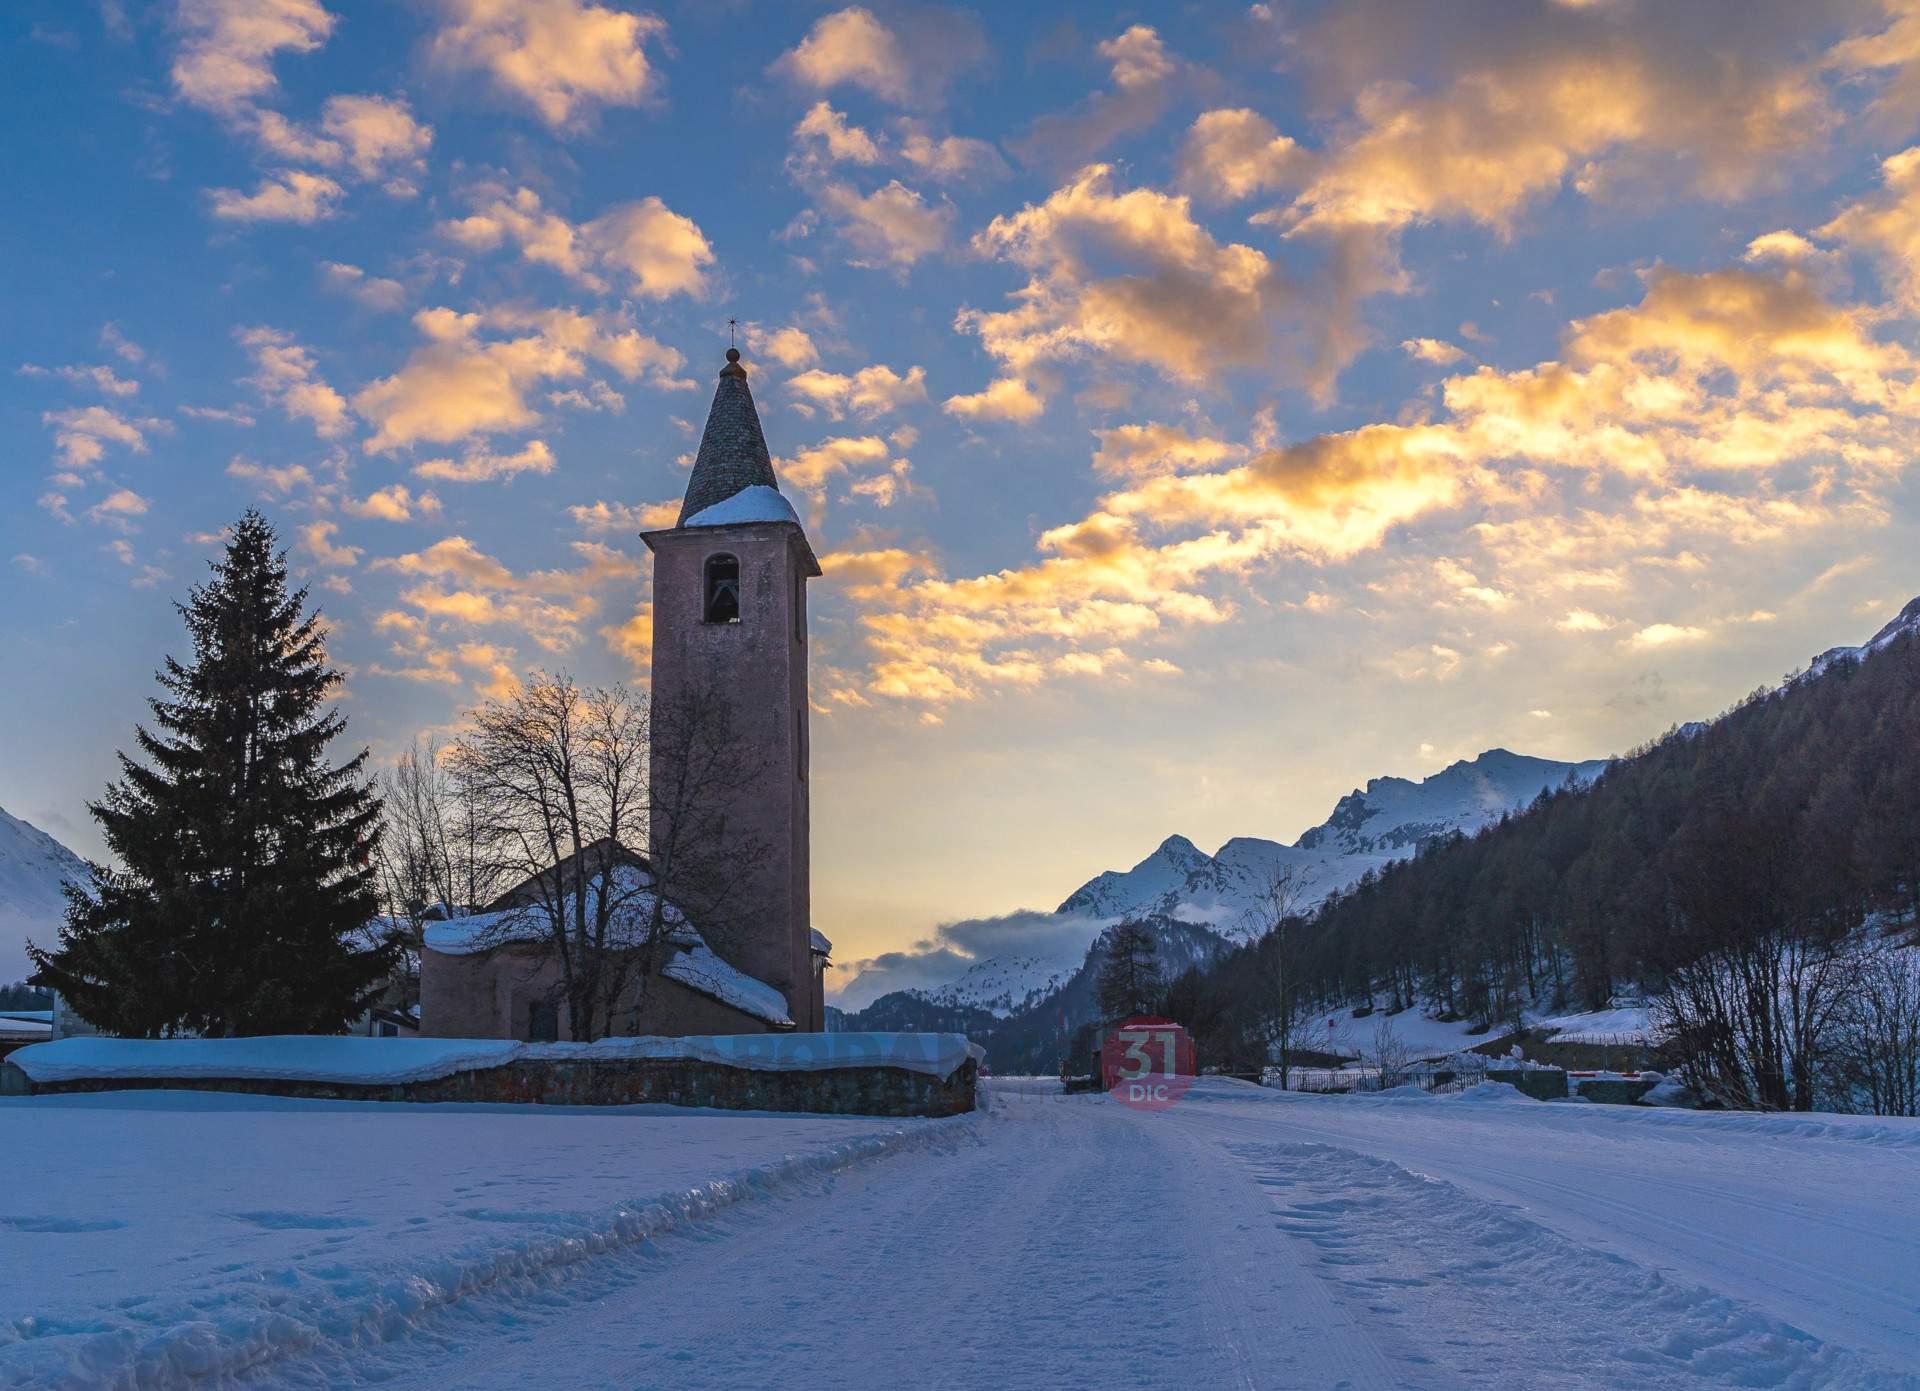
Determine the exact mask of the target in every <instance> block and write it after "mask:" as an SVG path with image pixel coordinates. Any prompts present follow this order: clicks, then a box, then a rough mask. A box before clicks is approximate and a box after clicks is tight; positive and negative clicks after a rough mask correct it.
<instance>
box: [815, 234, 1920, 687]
mask: <svg viewBox="0 0 1920 1391" xmlns="http://www.w3.org/2000/svg"><path fill="white" fill-rule="evenodd" d="M1877 323H1878V315H1877V313H1876V311H1874V310H1873V309H1871V308H1870V307H1858V306H1848V305H1844V304H1839V303H1836V302H1833V301H1831V300H1829V299H1827V298H1825V297H1824V296H1823V295H1822V294H1821V293H1820V291H1819V289H1818V287H1817V286H1816V285H1815V284H1814V283H1813V282H1812V281H1811V280H1810V279H1808V278H1807V277H1806V276H1805V275H1804V274H1803V273H1801V272H1799V271H1796V270H1793V269H1791V268H1774V269H1768V270H1756V269H1751V268H1745V267H1741V268H1730V269H1725V270H1718V271H1708V272H1697V273H1687V272H1678V271H1670V270H1656V271H1653V272H1650V273H1649V274H1648V275H1647V277H1646V284H1645V292H1644V294H1643V295H1642V297H1641V299H1640V301H1639V302H1638V303H1637V304H1633V305H1629V306H1625V307H1622V308H1619V309H1612V310H1606V311H1603V312H1601V313H1598V314H1593V315H1590V316H1588V317H1586V318H1584V319H1579V320H1576V321H1574V322H1573V323H1571V324H1569V325H1568V327H1567V329H1566V332H1565V334H1564V338H1563V346H1562V351H1561V354H1560V356H1559V358H1558V359H1556V360H1551V361H1546V362H1541V363H1538V364H1536V365H1534V366H1533V367H1529V368H1522V369H1515V370H1508V371H1502V370H1496V369H1493V368H1485V367H1483V368H1480V369H1478V370H1475V371H1472V372H1467V373H1463V374H1459V375H1455V376H1453V377H1450V378H1448V379H1447V380H1446V381H1445V382H1444V383H1443V384H1442V386H1441V404H1442V406H1443V408H1444V409H1443V411H1442V412H1441V413H1440V414H1439V415H1438V416H1437V417H1436V418H1434V419H1431V420H1423V419H1419V418H1417V417H1416V418H1411V419H1409V420H1408V421H1405V422H1398V421H1396V422H1375V423H1370V424H1365V425H1361V426H1358V427H1356V428H1353V429H1350V430H1344V431H1337V432H1330V433H1326V434H1321V435H1318V436H1314V437H1312V438H1310V439H1307V440H1303V441H1301V442H1298V443H1292V444H1282V445H1273V444H1271V443H1264V444H1263V443H1261V442H1259V441H1257V440H1256V439H1249V440H1248V441H1247V442H1246V443H1244V444H1243V443H1236V442H1233V441H1225V440H1212V439H1206V438H1204V437H1199V436H1195V435H1192V434H1190V433H1189V432H1187V431H1184V430H1180V429H1177V428H1174V427H1168V426H1163V425H1158V424H1154V423H1149V424H1146V425H1141V426H1132V427H1116V428H1114V429H1113V430H1110V431H1100V432H1097V434H1096V438H1097V439H1098V441H1099V449H1098V452H1097V454H1096V460H1095V467H1096V471H1097V472H1098V473H1100V474H1103V475H1104V476H1107V477H1109V478H1112V479H1114V480H1116V482H1117V485H1118V486H1117V487H1116V488H1115V490H1114V491H1111V492H1108V493H1106V494H1104V495H1103V496H1101V497H1099V498H1098V499H1097V500H1096V502H1095V503H1094V505H1093V506H1092V508H1091V509H1090V510H1089V511H1088V512H1086V513H1085V514H1084V515H1083V516H1082V517H1081V518H1080V519H1079V520H1077V521H1068V522H1065V523H1063V524H1061V525H1058V526H1054V527H1051V528H1049V529H1046V530H1044V531H1042V532H1041V534H1040V537H1039V540H1038V544H1037V548H1036V549H1037V554H1036V555H1035V556H1034V557H1033V558H1032V559H1030V560H1029V561H1027V562H1026V563H1023V564H1016V565H1013V566H1010V567H1008V568H1003V569H998V570H993V571H990V572H988V573H982V574H977V575H971V576H965V577H948V576H946V575H945V574H943V573H942V572H940V571H938V570H933V571H929V572H924V573H916V574H915V575H914V576H913V577H912V578H910V579H902V580H899V581H897V582H894V583H891V584H887V585H880V586H873V587H870V588H863V589H861V590H860V591H859V592H858V593H857V595H855V596H853V597H855V598H856V603H857V605H858V607H859V609H860V611H861V621H862V624H863V626H864V628H865V629H866V637H867V644H868V648H869V652H870V656H871V665H870V668H869V672H868V677H867V690H868V691H869V692H870V693H872V694H874V695H876V696H881V697H891V698H894V699H899V700H906V701H915V702H920V703H930V704H934V705H938V704H942V703H946V702H951V701H957V700H968V699H974V698H977V697H979V696H980V695H981V694H982V693H984V692H986V691H988V690H991V689H994V688H996V687H1014V688H1019V687H1025V686H1032V685H1037V684H1039V683H1041V682H1044V681H1047V680H1051V679H1055V678H1056V677H1058V676H1061V675H1071V674H1074V673H1077V672H1081V671H1091V670H1094V669H1095V668H1096V667H1097V668H1098V670H1100V671H1101V672H1102V673H1104V674H1105V675H1107V676H1108V678H1109V679H1125V678H1126V677H1127V676H1128V675H1129V674H1130V673H1134V672H1140V671H1142V670H1144V663H1145V662H1146V661H1149V660H1153V659H1155V657H1156V656H1157V654H1155V653H1154V652H1153V650H1152V648H1153V645H1154V644H1155V643H1156V642H1158V641H1159V640H1160V639H1161V637H1162V635H1164V634H1166V633H1168V632H1171V631H1176V630H1178V629H1181V628H1190V627H1193V626H1196V625H1199V626H1205V625H1212V624H1218V623H1222V622H1225V621H1228V620H1230V619H1231V618H1232V617H1233V614H1234V603H1235V597H1236V596H1237V595H1240V594H1244V593H1245V590H1246V584H1247V577H1248V576H1250V575H1251V574H1253V573H1255V572H1256V571H1258V570H1260V569H1263V568H1267V567H1271V566H1274V565H1276V564H1281V563H1285V562H1287V561H1298V562H1301V563H1305V564H1310V565H1312V566H1314V567H1315V568H1316V570H1319V571H1328V570H1331V569H1332V568H1333V567H1336V566H1342V565H1347V564H1350V563H1351V562H1353V561H1355V560H1356V559H1357V558H1359V557H1361V556H1363V555H1368V554H1372V553H1381V554H1391V552H1389V551H1388V550H1387V547H1388V544H1389V538H1390V537H1393V536H1395V535H1405V536H1408V537H1412V538H1431V537H1436V536H1441V535H1445V536H1450V537H1455V536H1465V537H1467V538H1468V539H1469V543H1470V544H1471V545H1472V546H1473V547H1474V548H1476V549H1477V551H1478V552H1479V554H1478V555H1477V556H1467V557H1466V558H1464V559H1452V558H1449V559H1446V560H1445V561H1444V562H1442V563H1440V564H1438V565H1436V564H1435V563H1434V562H1432V561H1431V560H1429V561H1427V562H1425V563H1424V567H1423V572H1421V573H1417V574H1414V575H1411V576H1410V577H1409V581H1408V583H1409V589H1408V592H1409V593H1421V594H1431V593H1432V591H1433V576H1434V574H1435V573H1439V574H1440V577H1441V581H1442V583H1443V585H1444V587H1445V592H1446V593H1448V594H1450V595H1451V596H1453V597H1452V599H1451V600H1450V601H1449V602H1465V603H1468V604H1470V605H1471V606H1472V608H1473V610H1474V611H1476V612H1490V611H1498V612H1511V613H1522V612H1527V611H1533V610H1535V609H1544V610H1545V611H1546V612H1559V613H1562V614H1564V615H1566V616H1565V617H1564V618H1563V619H1562V620H1561V621H1560V626H1561V627H1562V628H1564V629H1565V630H1567V631H1570V632H1581V631H1587V632H1596V631H1604V630H1606V629H1608V628H1610V627H1612V626H1614V625H1615V623H1616V622H1617V621H1618V620H1616V619H1614V618H1611V617H1602V616H1601V615H1600V614H1599V612H1597V611H1596V607H1597V606H1594V605H1592V604H1590V603H1582V602H1575V603H1574V604H1572V605H1568V604H1567V602H1566V599H1565V598H1563V597H1562V596H1564V595H1567V594H1568V593H1569V592H1572V593H1575V594H1578V593H1579V592H1580V591H1583V590H1597V591H1599V592H1601V593H1603V594H1604V595H1606V596H1608V603H1609V604H1615V603H1621V602H1623V601H1624V600H1625V599H1626V598H1627V597H1629V596H1630V595H1632V594H1633V593H1634V592H1635V591H1636V590H1637V589H1638V588H1640V587H1642V586H1640V585H1639V584H1638V583H1637V582H1636V578H1635V572H1636V571H1639V572H1644V573H1661V572H1672V573H1675V574H1694V573H1699V572H1702V571H1703V570H1704V569H1705V568H1706V566H1707V565H1708V564H1709V563H1710V562H1709V561H1708V560H1707V559H1706V558H1704V557H1705V556H1710V555H1712V554H1713V553H1714V552H1715V549H1716V548H1722V549H1724V548H1728V547H1738V548H1742V549H1748V550H1750V549H1752V548H1754V547H1758V546H1765V545H1779V544H1784V543H1787V542H1790V541H1793V540H1795V539H1797V538H1804V537H1807V536H1809V535H1812V534H1816V533H1818V532H1821V531H1823V530H1824V531H1829V532H1832V533H1833V534H1836V535H1837V534H1842V533H1844V534H1849V535H1857V534H1858V533H1859V531H1860V530H1861V529H1862V528H1867V527H1872V526H1875V525H1881V524H1884V522H1885V520H1886V517H1887V508H1886V506H1885V504H1884V503H1883V501H1882V500H1881V499H1882V495H1883V494H1884V492H1885V490H1886V488H1887V486H1888V485H1889V483H1890V482H1891V480H1893V479H1894V478H1896V477H1898V476H1899V474H1900V472H1901V470H1903V469H1904V468H1905V467H1906V466H1907V461H1908V460H1909V459H1910V458H1911V457H1913V454H1914V452H1915V450H1916V449H1920V386H1917V385H1916V376H1917V375H1920V374H1917V371H1916V363H1915V361H1914V358H1913V355H1912V354H1911V353H1910V352H1909V351H1908V350H1907V349H1906V348H1905V347H1903V346H1901V345H1899V344H1897V343H1894V342H1889V341H1887V340H1885V339H1884V338H1882V337H1879V336H1877V335H1876V332H1875V329H1876V325H1877ZM1250 433H1252V434H1255V435H1259V434H1262V433H1263V431H1262V429H1261V427H1260V426H1259V425H1258V423H1256V426H1255V429H1254V431H1252V432H1250ZM1562 480H1567V481H1566V482H1564V483H1563V482H1562ZM1463 513H1464V514H1465V516H1463V515H1462V514H1463ZM1435 528H1442V530H1438V531H1437V530H1435ZM1415 544H1416V548H1417V542H1416V543H1415ZM1436 544H1437V543H1436ZM1443 554H1444V553H1443ZM1385 563H1387V564H1389V565H1392V564H1395V563H1397V562H1391V561H1389V562H1385ZM1407 563H1411V562H1407ZM1547 605H1554V606H1555V607H1552V608H1547V607H1546V606H1547ZM1748 606H1749V607H1750V606H1751V605H1750V602H1749V605H1748ZM1694 627H1700V628H1701V631H1702V632H1703V633H1704V632H1707V631H1710V630H1708V629H1706V628H1704V627H1702V625H1700V624H1698V623H1685V622H1681V621H1679V620H1677V619H1675V620H1668V621H1667V622H1665V623H1664V624H1661V623H1641V624H1638V625H1637V626H1635V627H1634V628H1632V630H1631V631H1632V632H1633V634H1634V636H1633V637H1632V638H1630V639H1629V642H1630V645H1632V646H1634V647H1646V646H1650V645H1657V644H1658V643H1660V642H1661V641H1662V640H1665V641H1667V642H1680V641H1688V640H1698V638H1697V636H1696V635H1695V634H1693V633H1690V632H1686V631H1683V630H1685V629H1688V628H1694ZM1641 633H1646V634H1647V636H1645V637H1640V636H1639V634H1641ZM1512 647H1513V644H1512V643H1511V642H1510V641H1508V640H1506V639H1504V638H1502V639H1498V640H1495V641H1493V642H1491V643H1489V642H1487V641H1484V640H1482V641H1478V642H1476V643H1475V647H1474V649H1473V650H1475V651H1477V652H1478V653H1479V655H1480V656H1481V657H1486V656H1493V655H1498V654H1499V653H1501V652H1504V651H1510V650H1512ZM1436 649H1444V651H1440V650H1436ZM1393 651H1394V656H1393V659H1392V662H1391V663H1390V668H1389V669H1391V670H1393V671H1396V672H1398V673H1399V674H1400V675H1401V676H1403V677H1407V678H1408V679H1420V680H1442V679H1447V678H1449V677H1451V676H1453V675H1455V674H1457V673H1460V672H1462V671H1464V670H1465V668H1466V664H1467V663H1468V662H1469V661H1471V660H1474V659H1473V658H1470V657H1469V656H1468V651H1469V649H1468V648H1467V647H1466V646H1465V645H1464V643H1463V641H1462V639H1460V638H1455V637H1453V636H1451V635H1443V636H1442V637H1440V638H1439V639H1438V640H1436V639H1435V638H1427V639H1425V640H1423V641H1422V642H1420V643H1418V644H1415V645H1413V646H1411V647H1407V648H1404V649H1393Z"/></svg>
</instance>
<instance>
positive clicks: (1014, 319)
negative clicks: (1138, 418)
mask: <svg viewBox="0 0 1920 1391" xmlns="http://www.w3.org/2000/svg"><path fill="white" fill-rule="evenodd" d="M973 244H974V247H975V249H976V250H977V251H979V252H980V253H981V254H983V255H988V256H993V257H996V258H1000V259H1004V260H1007V261H1010V262H1012V263H1014V264H1016V265H1018V266H1021V267H1023V268H1024V269H1026V270H1027V271H1028V272H1029V274H1030V278H1029V280H1028V282H1027V284H1026V286H1025V287H1024V288H1023V289H1021V290H1020V291H1018V292H1017V293H1016V295H1015V298H1016V300H1017V301H1018V302H1017V304H1016V305H1015V307H1014V308H1011V309H1006V310H999V311H983V310H975V309H967V310H963V311H961V313H960V315H959V317H958V319H957V320H956V323H957V326H958V327H960V328H961V329H963V330H966V331H969V332H972V333H975V334H978V335H979V338H980V342H981V345H982V346H983V347H984V348H985V349H986V350H987V352H988V353H989V354H991V355H992V356H993V357H995V358H997V359H999V360H1000V362H1001V363H1002V364H1003V366H1004V368H1005V376H1007V377H1008V378H1017V379H1019V380H1022V381H1024V382H1027V383H1028V385H1029V390H1031V386H1032V381H1033V373H1034V371H1035V369H1036V368H1037V367H1040V366H1042V365H1054V364H1058V363H1061V362H1063V361H1066V360H1068V359H1071V358H1074V357H1081V356H1100V357H1105V358H1110V359H1113V360H1116V361H1120V362H1130V363H1140V364H1144V365H1146V366H1150V367H1154V368H1156V369H1158V370H1160V371H1161V372H1163V373H1165V374H1167V375H1169V376H1171V377H1173V378H1176V379H1178V380H1182V381H1197V380H1199V379H1200V378H1201V377H1202V376H1203V375H1204V374H1205V373H1206V372H1207V371H1209V370H1211V369H1213V368H1216V367H1218V366H1219V365H1222V364H1246V363H1251V362H1253V361H1255V360H1257V359H1258V358H1259V357H1260V356H1261V354H1262V353H1263V351H1264V350H1265V349H1266V347H1267V345H1268V342H1269V337H1270V335H1269V322H1268V321H1269V318H1270V316H1271V314H1272V313H1273V312H1274V310H1275V308H1276V301H1277V299H1278V298H1279V292H1278V289H1277V286H1276V281H1275V277H1274V274H1273V267H1272V265H1271V263H1270V262H1269V261H1268V259H1267V257H1266V256H1265V255H1264V254H1262V253H1261V252H1259V251H1257V250H1255V249H1254V248H1253V247H1251V246H1244V245H1241V244H1239V243H1226V244H1222V243H1220V242H1218V241H1216V240H1215V239H1214V237H1213V235H1212V234H1211V233H1210V232H1208V231H1207V229H1206V228H1204V227H1203V226H1201V225H1200V223H1199V222H1198V221H1196V220H1195V218H1194V216H1193V213H1192V210H1191V207H1190V205H1189V203H1188V200H1187V199H1186V198H1184V197H1177V196H1171V195H1168V194H1164V193H1160V192H1157V191H1155V190H1153V189H1147V188H1136V189H1130V190H1127V191H1124V192H1120V191H1116V190H1115V188H1114V185H1113V173H1112V170H1110V169H1109V168H1108V167H1107V166H1105V165H1093V166H1090V167H1088V168H1087V169H1084V170H1082V171H1081V172H1080V174H1079V175H1078V176H1076V177H1075V179H1074V180H1073V181H1072V182H1071V183H1069V184H1067V185H1065V186H1064V187H1062V188H1060V189H1057V190H1055V192H1054V193H1053V194H1052V195H1051V196H1049V197H1048V198H1047V199H1046V201H1045V202H1043V203H1039V204H1029V205H1027V206H1026V207H1025V208H1023V209H1022V210H1021V211H1019V212H1017V213H1011V214H1006V215H1003V216H1000V217H996V218H994V219H993V221H992V222H991V223H990V224H989V225H988V226H987V228H986V229H985V230H984V231H982V232H980V233H979V234H978V235H977V236H975V238H974V243H973ZM950 408H951V407H950Z"/></svg>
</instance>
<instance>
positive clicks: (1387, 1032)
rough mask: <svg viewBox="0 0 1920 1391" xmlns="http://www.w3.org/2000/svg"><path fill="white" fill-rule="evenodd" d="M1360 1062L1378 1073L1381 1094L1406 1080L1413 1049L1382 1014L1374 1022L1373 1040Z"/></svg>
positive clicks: (1388, 1017)
mask: <svg viewBox="0 0 1920 1391" xmlns="http://www.w3.org/2000/svg"><path fill="white" fill-rule="evenodd" d="M1361 1061H1362V1062H1364V1063H1366V1064H1367V1065H1368V1066H1370V1067H1372V1068H1373V1069H1374V1070H1375V1071H1376V1072H1377V1073H1378V1075H1379V1079H1380V1090H1381V1091H1383V1092H1384V1091H1386V1090H1388V1089H1389V1088H1392V1087H1397V1086H1399V1085H1400V1084H1401V1083H1402V1082H1404V1081H1406V1080H1407V1071H1408V1069H1409V1068H1410V1067H1412V1065H1413V1049H1412V1047H1411V1046H1410V1045H1408V1044H1407V1042H1406V1041H1405V1040H1404V1039H1402V1038H1401V1037H1400V1031H1399V1030H1398V1029H1396V1028H1394V1026H1393V1019H1392V1017H1391V1016H1390V1015H1385V1014H1383V1015H1381V1016H1380V1017H1379V1018H1378V1019H1376V1020H1375V1021H1374V1024H1373V1038H1372V1040H1371V1042H1370V1043H1369V1044H1368V1047H1367V1050H1366V1053H1365V1055H1364V1056H1363V1057H1362V1059H1361Z"/></svg>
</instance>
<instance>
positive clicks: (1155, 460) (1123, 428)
mask: <svg viewBox="0 0 1920 1391" xmlns="http://www.w3.org/2000/svg"><path fill="white" fill-rule="evenodd" d="M1093 434H1094V438H1095V439H1097V440H1099V442H1100V447H1099V449H1097V450H1096V451H1095V452H1094V455H1093V469H1094V472H1095V473H1099V474H1104V475H1106V476H1107V477H1109V478H1150V477H1155V476H1157V475H1160V474H1168V473H1184V472H1187V471H1189V470H1193V469H1205V468H1210V467H1212V466H1214V465H1216V464H1219V463H1221V462H1223V461H1224V460H1227V459H1231V458H1235V457H1237V456H1239V455H1240V454H1242V453H1244V452H1245V451H1244V450H1243V449H1242V448H1240V447H1239V446H1237V445H1233V444H1229V443H1228V442H1227V441H1225V440H1217V439H1207V438H1196V437H1195V436H1194V435H1192V434H1190V433H1189V432H1187V431H1186V430H1183V429H1181V428H1180V427H1179V426H1177V425H1160V424H1157V423H1155V422H1153V421H1148V422H1147V423H1146V424H1145V425H1116V426H1114V427H1112V428H1111V429H1106V430H1095V431H1094V432H1093Z"/></svg>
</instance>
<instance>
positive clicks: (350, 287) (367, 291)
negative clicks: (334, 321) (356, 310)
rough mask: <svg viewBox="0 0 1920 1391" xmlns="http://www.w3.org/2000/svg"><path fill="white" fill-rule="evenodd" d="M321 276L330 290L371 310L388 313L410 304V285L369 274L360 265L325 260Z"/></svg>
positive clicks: (321, 264) (321, 265)
mask: <svg viewBox="0 0 1920 1391" xmlns="http://www.w3.org/2000/svg"><path fill="white" fill-rule="evenodd" d="M320 279H321V283H322V284H324V285H325V286H326V287H327V288H328V289H329V290H332V291H334V292H335V293H336V294H342V295H346V296H347V297H348V298H350V299H352V300H354V301H355V302H356V303H358V304H361V305H364V306H365V307H366V308H368V309H377V310H380V311H382V312H386V311H391V310H396V309H402V308H404V307H405V306H406V303H407V288H406V286H404V285H402V284H401V283H400V282H399V281H398V280H389V279H387V278H386V277H385V276H379V275H368V274H367V273H366V272H365V271H364V270H362V269H360V267H358V266H352V265H347V264H345V263H344V262H341V261H322V262H321V263H320Z"/></svg>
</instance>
